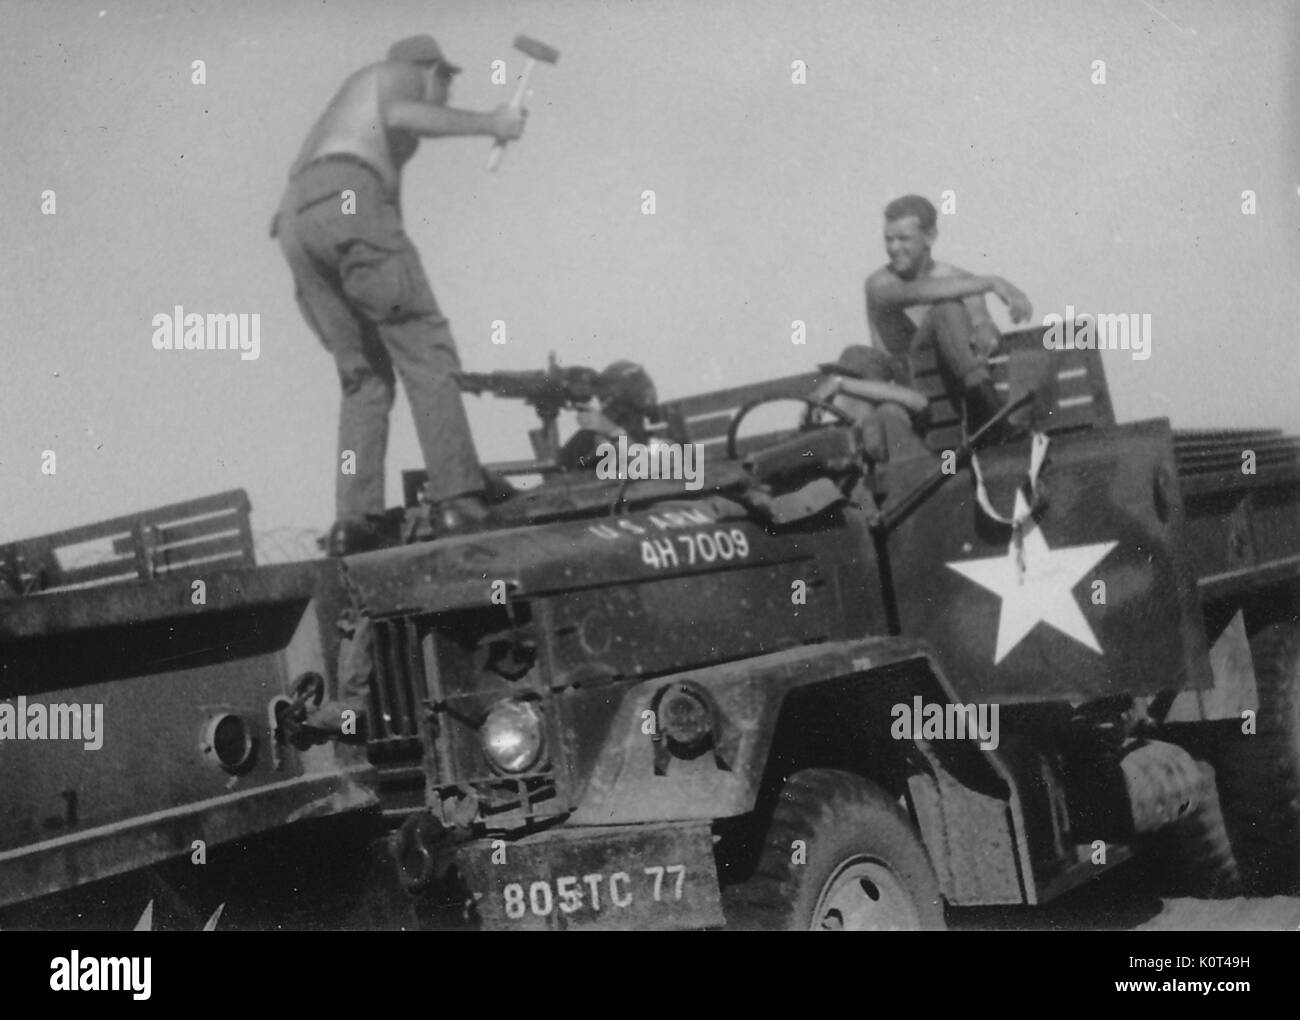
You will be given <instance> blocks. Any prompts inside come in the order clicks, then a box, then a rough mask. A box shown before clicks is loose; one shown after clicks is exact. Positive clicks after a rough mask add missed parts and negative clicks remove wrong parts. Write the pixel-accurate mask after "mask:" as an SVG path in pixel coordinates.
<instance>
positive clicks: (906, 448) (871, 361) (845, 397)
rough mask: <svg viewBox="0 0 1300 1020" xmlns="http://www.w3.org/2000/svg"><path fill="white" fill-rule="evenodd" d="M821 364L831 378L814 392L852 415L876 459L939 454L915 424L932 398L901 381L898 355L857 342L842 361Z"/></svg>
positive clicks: (846, 350) (822, 399)
mask: <svg viewBox="0 0 1300 1020" xmlns="http://www.w3.org/2000/svg"><path fill="white" fill-rule="evenodd" d="M817 367H818V368H820V369H821V370H822V371H823V372H825V373H827V378H826V379H825V380H824V381H823V382H822V383H821V384H820V385H818V387H817V389H816V390H814V391H813V393H812V396H813V398H814V399H817V400H821V401H824V402H826V403H829V404H832V405H833V406H835V407H837V408H839V409H840V410H842V411H845V412H847V413H848V414H849V415H851V416H852V418H853V420H854V421H856V422H857V423H858V425H859V426H861V428H862V435H863V440H864V441H865V443H866V447H867V452H868V453H869V454H870V455H871V456H872V457H873V458H874V459H875V460H877V461H886V460H894V461H898V460H907V459H908V458H911V457H932V456H934V454H933V453H932V452H931V450H930V449H929V448H928V447H927V446H926V445H925V442H924V441H923V440H922V438H921V435H920V433H919V432H918V431H917V428H916V423H917V420H918V419H920V418H922V417H923V416H924V415H925V413H926V411H927V410H928V408H929V406H930V402H929V401H928V400H926V398H925V397H924V396H923V395H922V394H920V393H918V392H917V391H916V390H914V389H911V388H910V387H908V386H901V385H899V384H898V381H897V379H896V373H895V371H894V362H893V359H891V358H890V357H889V356H888V355H887V354H885V353H884V352H883V351H878V350H876V349H875V348H874V347H867V346H866V345H864V344H853V345H850V346H848V347H846V348H844V350H843V351H842V352H841V353H840V357H839V360H838V361H833V362H829V363H827V364H825V365H818V366H817Z"/></svg>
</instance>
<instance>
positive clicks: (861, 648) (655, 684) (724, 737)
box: [572, 638, 952, 825]
mask: <svg viewBox="0 0 1300 1020" xmlns="http://www.w3.org/2000/svg"><path fill="white" fill-rule="evenodd" d="M917 660H920V661H921V662H922V663H924V664H925V665H926V666H929V667H930V670H931V673H932V675H933V676H935V677H936V678H937V680H938V682H939V683H940V684H941V685H943V686H945V687H946V682H945V681H944V680H943V674H942V671H940V670H938V669H937V668H934V663H933V656H932V653H931V652H930V650H929V649H928V647H926V645H925V644H924V643H923V642H919V641H914V640H911V639H906V638H865V639H859V640H850V641H832V642H828V643H825V644H818V645H811V646H804V647H800V648H793V649H788V650H785V651H781V652H773V653H772V654H770V655H762V656H758V657H755V658H752V659H744V660H741V661H738V662H730V663H725V664H723V665H719V666H711V667H709V668H707V669H700V670H689V671H687V672H683V673H678V674H674V675H672V676H663V677H657V678H655V679H654V680H647V681H644V682H642V683H639V684H636V685H635V686H632V687H629V688H628V689H627V691H626V692H625V693H624V695H623V699H622V702H621V703H620V705H619V707H618V710H617V712H616V713H615V716H614V719H613V721H612V723H611V725H610V728H609V734H608V736H607V737H606V740H605V744H604V746H603V748H602V749H601V752H600V754H599V755H598V756H597V758H596V765H595V767H594V768H593V769H592V772H591V776H590V779H589V780H588V782H587V785H586V789H585V791H584V793H583V796H582V799H581V801H580V802H579V804H578V807H577V809H576V811H575V812H574V814H573V816H572V821H573V823H574V824H577V825H623V824H628V823H632V822H651V821H665V820H680V821H688V820H703V819H715V818H728V817H733V816H736V815H742V814H745V813H747V812H749V811H751V810H753V808H754V804H755V801H756V799H757V796H758V792H759V786H760V784H761V782H762V779H763V773H764V770H765V768H766V766H767V762H768V759H769V754H770V751H771V748H772V742H773V739H774V737H775V735H776V729H777V722H778V719H779V718H780V714H781V709H782V706H783V705H784V703H785V700H786V698H787V697H788V696H789V695H790V693H791V692H793V691H796V690H799V689H800V688H806V687H809V686H811V685H814V684H817V683H821V682H825V681H828V680H838V679H843V678H845V677H850V676H853V675H855V674H868V675H867V676H864V677H862V682H863V683H867V684H870V683H872V682H873V680H872V677H871V676H870V674H871V673H872V672H873V671H878V670H880V669H882V668H883V667H886V666H893V665H898V664H901V663H905V662H914V661H917ZM679 681H690V682H691V683H693V684H696V685H698V686H699V687H701V688H703V689H704V690H705V691H706V692H707V693H708V695H709V696H710V697H711V698H712V700H713V703H714V706H715V708H716V710H717V713H716V714H717V716H718V717H719V720H720V726H719V730H718V734H719V737H720V739H719V742H718V747H717V748H716V749H715V751H714V752H712V753H709V752H706V753H705V754H703V755H701V756H700V757H698V758H696V759H694V760H692V761H684V760H680V759H673V760H672V762H671V766H670V767H669V768H667V769H666V770H665V769H660V770H659V773H657V771H656V767H655V765H656V751H657V743H656V741H655V739H654V735H653V728H652V727H651V726H650V722H651V721H652V720H653V719H654V715H655V713H654V707H653V705H654V700H655V697H656V695H657V694H658V693H659V692H660V691H661V690H662V689H663V688H665V687H667V686H668V685H670V684H672V683H675V682H679ZM945 693H947V694H948V695H949V696H952V692H951V691H945ZM660 760H661V764H662V755H660ZM660 773H662V774H660Z"/></svg>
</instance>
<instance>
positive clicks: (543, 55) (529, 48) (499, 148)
mask: <svg viewBox="0 0 1300 1020" xmlns="http://www.w3.org/2000/svg"><path fill="white" fill-rule="evenodd" d="M515 49H517V50H519V52H521V53H524V54H527V56H528V63H526V64H525V65H524V74H523V77H522V78H520V79H519V87H518V88H517V89H515V98H514V99H512V100H511V101H510V105H511V106H513V107H514V108H515V109H517V110H518V109H521V108H522V107H523V105H524V93H525V92H526V91H527V90H528V76H529V75H530V74H532V73H533V67H534V66H535V65H536V63H537V62H538V61H539V60H543V61H545V62H546V63H548V64H554V63H555V62H556V61H557V60H559V59H560V51H559V50H557V49H554V48H553V47H551V46H547V45H546V44H545V43H540V42H538V41H537V40H536V39H530V38H529V37H528V36H526V35H517V36H515ZM505 151H506V143H505V142H503V141H501V140H500V139H498V140H497V141H496V142H494V143H493V145H492V152H491V153H490V154H489V155H488V169H489V170H495V169H496V168H497V167H498V166H499V165H500V163H501V154H502V153H503V152H505Z"/></svg>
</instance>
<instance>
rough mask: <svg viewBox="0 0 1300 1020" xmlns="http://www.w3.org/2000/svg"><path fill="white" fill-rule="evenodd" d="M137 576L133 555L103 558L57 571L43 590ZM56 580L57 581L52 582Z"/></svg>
mask: <svg viewBox="0 0 1300 1020" xmlns="http://www.w3.org/2000/svg"><path fill="white" fill-rule="evenodd" d="M137 576H138V575H137V573H136V568H135V557H134V556H127V557H125V558H123V559H117V560H105V561H104V562H103V563H92V564H90V565H89V566H85V567H73V568H72V569H71V570H62V571H60V572H59V576H58V578H57V579H55V578H51V582H52V583H50V584H47V585H46V586H45V589H44V590H49V589H51V588H59V587H64V586H65V585H73V584H85V583H86V582H88V581H103V580H105V579H107V578H115V579H121V580H124V581H125V580H131V579H132V578H135V577H137ZM56 581H57V583H54V582H56Z"/></svg>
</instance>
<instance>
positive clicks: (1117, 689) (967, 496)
mask: <svg viewBox="0 0 1300 1020" xmlns="http://www.w3.org/2000/svg"><path fill="white" fill-rule="evenodd" d="M1028 447H1029V444H1028V443H1027V442H1020V443H1018V444H1012V445H1009V446H1003V447H997V448H994V449H992V450H989V451H986V452H985V453H984V454H982V455H981V458H980V459H981V463H982V466H983V470H984V474H985V477H986V479H987V481H988V489H989V494H990V499H991V501H992V504H993V506H994V508H995V509H996V510H997V511H998V512H999V513H1001V514H1002V515H1003V516H1010V515H1011V513H1012V510H1013V508H1014V505H1015V490H1016V488H1017V487H1018V486H1019V485H1021V484H1022V483H1023V482H1024V480H1025V475H1026V472H1027V470H1028V467H1029V448H1028ZM1048 457H1049V459H1048V462H1047V466H1046V468H1045V469H1044V471H1043V474H1042V481H1043V483H1044V485H1045V489H1046V497H1047V501H1046V506H1045V509H1044V510H1043V511H1042V512H1041V513H1040V514H1039V516H1038V519H1037V524H1036V532H1037V535H1038V543H1041V544H1029V545H1027V546H1026V556H1030V557H1033V563H1031V564H1030V568H1032V569H1036V570H1038V571H1039V573H1038V574H1037V575H1033V576H1035V577H1036V578H1037V579H1038V580H1042V579H1043V578H1044V577H1046V576H1047V575H1051V578H1048V579H1049V580H1050V579H1053V578H1054V580H1055V581H1056V582H1059V583H1057V584H1055V585H1052V584H1047V583H1043V584H1042V586H1041V593H1042V598H1041V600H1040V601H1038V602H1035V603H1029V604H1026V603H1025V602H1024V601H1021V600H1018V599H1017V597H1016V596H1017V590H1016V587H1015V585H1016V583H1017V582H1016V581H1015V580H1011V579H1010V578H1012V577H1013V574H1014V571H1012V570H1011V569H1010V568H1008V570H1007V571H1005V572H1002V573H1001V574H1000V575H999V576H998V577H997V578H996V580H997V581H998V583H999V584H1001V591H1000V592H999V591H994V590H992V589H990V588H987V587H985V586H983V585H981V584H979V583H977V582H976V581H974V580H972V579H971V577H969V576H967V575H965V574H963V573H961V572H960V571H959V570H958V569H956V568H957V567H963V566H964V567H967V568H968V569H981V568H979V567H975V568H971V565H972V564H983V565H984V566H983V568H982V569H984V570H985V571H986V575H985V576H993V575H992V574H991V573H990V572H991V571H993V570H995V569H1000V568H997V567H996V566H995V565H996V564H997V563H998V561H999V560H1001V561H1002V562H1003V563H1005V562H1006V561H1007V560H1008V557H1010V556H1011V555H1012V553H1011V550H1012V548H1013V543H1012V535H1011V529H1010V528H1009V527H1006V526H1003V525H1000V524H998V523H997V522H996V521H994V520H992V519H990V518H989V517H988V516H987V515H986V514H985V513H984V512H983V511H981V510H980V508H979V506H978V505H977V503H976V499H975V492H974V485H973V481H972V478H971V476H970V473H969V472H967V473H965V474H964V475H963V476H960V477H956V478H954V479H953V480H952V481H951V482H950V483H949V484H948V485H946V486H944V487H942V488H941V489H940V490H939V491H938V492H937V493H936V494H935V495H934V496H933V497H932V498H931V499H930V500H929V501H928V502H927V503H926V504H925V505H924V506H923V507H922V508H921V509H920V510H919V511H918V512H916V513H915V514H913V515H912V516H911V517H909V518H908V519H907V520H906V521H905V522H904V523H903V524H902V525H901V526H900V527H899V529H898V530H897V531H896V532H895V533H894V534H893V536H891V538H890V540H889V556H890V561H891V569H892V574H893V578H894V582H895V585H896V592H897V597H898V604H899V615H900V620H901V625H902V628H903V631H904V632H905V633H909V634H915V635H918V636H921V637H925V638H926V639H927V640H929V641H930V642H932V644H933V645H934V647H935V648H936V650H937V652H938V654H939V656H940V659H941V660H942V661H943V662H944V663H945V664H946V666H947V668H948V669H949V671H950V673H951V674H952V676H953V681H954V683H955V684H956V685H957V688H958V691H959V693H960V695H961V698H962V700H963V701H968V702H987V701H1000V702H1004V703H1012V702H1024V701H1036V700H1041V701H1051V700H1069V701H1076V702H1084V701H1089V700H1094V699H1097V698H1104V697H1109V696H1114V695H1122V696H1132V695H1139V694H1152V693H1155V692H1157V691H1159V690H1161V689H1166V688H1183V687H1192V688H1203V687H1207V686H1209V685H1210V684H1211V682H1212V680H1211V676H1210V670H1209V664H1208V659H1207V647H1206V639H1205V632H1204V624H1203V621H1202V619H1201V613H1200V605H1199V601H1198V598H1197V594H1196V589H1195V576H1194V574H1193V572H1192V564H1191V562H1190V559H1189V556H1188V552H1187V546H1186V540H1185V534H1184V531H1185V524H1184V514H1183V507H1182V502H1181V498H1180V494H1179V490H1178V485H1177V481H1176V477H1177V476H1176V471H1175V466H1174V461H1173V445H1172V437H1171V434H1170V431H1169V428H1168V425H1167V423H1165V422H1144V423H1138V424H1133V425H1125V426H1116V427H1112V428H1107V429H1098V430H1093V431H1090V432H1085V433H1079V434H1075V435H1068V436H1061V437H1058V438H1057V439H1056V440H1055V441H1054V442H1053V444H1052V446H1051V448H1050V452H1049V455H1048ZM901 487H902V488H905V486H901ZM1053 572H1055V573H1053ZM1098 583H1100V585H1102V586H1104V587H1099V586H1098ZM1049 603H1050V604H1049ZM1000 628H1001V629H1002V630H1003V631H1004V632H1005V633H1004V637H1003V638H1002V639H1001V640H1000V636H999V635H1000ZM998 660H1000V661H998Z"/></svg>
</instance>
